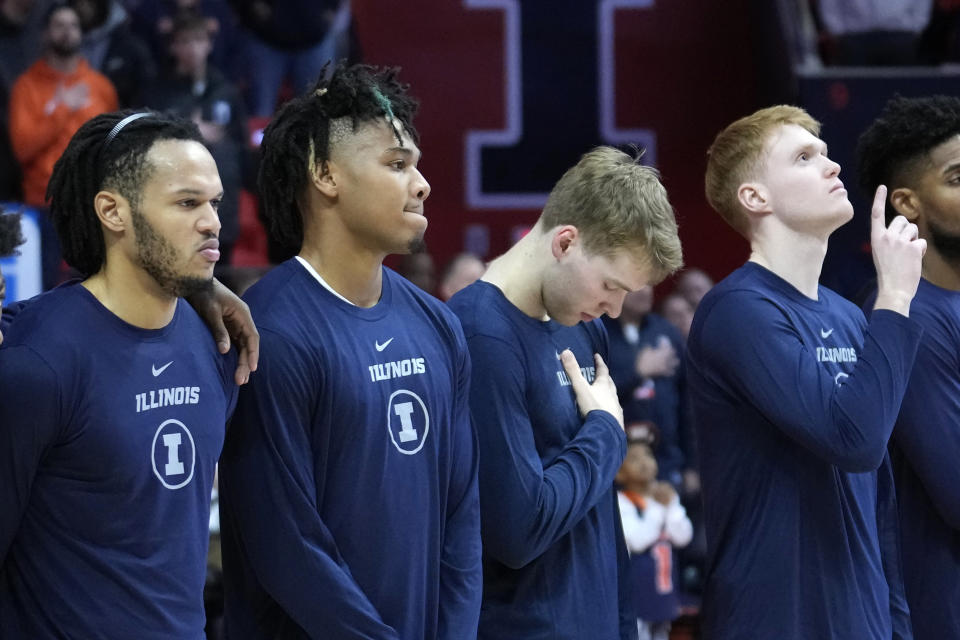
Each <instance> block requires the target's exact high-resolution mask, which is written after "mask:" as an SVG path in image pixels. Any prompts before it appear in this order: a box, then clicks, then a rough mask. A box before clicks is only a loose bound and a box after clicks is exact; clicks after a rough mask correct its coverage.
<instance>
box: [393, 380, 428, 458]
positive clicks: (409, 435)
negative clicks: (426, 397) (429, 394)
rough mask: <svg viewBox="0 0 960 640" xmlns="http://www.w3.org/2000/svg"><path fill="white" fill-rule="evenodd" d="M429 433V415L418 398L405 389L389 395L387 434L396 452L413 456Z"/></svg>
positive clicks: (421, 446)
mask: <svg viewBox="0 0 960 640" xmlns="http://www.w3.org/2000/svg"><path fill="white" fill-rule="evenodd" d="M429 431H430V415H429V414H428V413H427V406H426V405H425V404H424V403H423V400H421V399H420V396H418V395H417V394H415V393H414V392H412V391H407V390H406V389H398V390H397V391H394V392H393V393H392V394H390V399H389V400H388V401H387V432H388V433H389V434H390V441H391V442H393V446H395V447H396V448H397V451H399V452H400V453H402V454H404V455H408V456H409V455H413V454H415V453H417V452H418V451H420V449H422V448H423V443H424V442H426V440H427V433H429Z"/></svg>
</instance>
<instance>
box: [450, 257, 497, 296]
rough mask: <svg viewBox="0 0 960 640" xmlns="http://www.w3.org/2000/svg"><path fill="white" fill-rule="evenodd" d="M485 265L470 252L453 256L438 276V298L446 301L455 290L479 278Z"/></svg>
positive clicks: (484, 269) (485, 267)
mask: <svg viewBox="0 0 960 640" xmlns="http://www.w3.org/2000/svg"><path fill="white" fill-rule="evenodd" d="M486 269H487V265H485V264H484V263H483V260H481V259H480V258H478V257H477V256H475V255H473V254H472V253H461V254H459V255H457V256H455V257H454V258H453V259H452V260H451V261H450V262H449V263H448V264H447V267H446V268H445V269H444V270H443V275H442V276H441V277H440V291H439V293H440V299H441V300H443V301H444V302H446V301H447V300H449V299H450V298H452V297H453V294H455V293H456V292H457V291H460V289H463V288H464V287H466V286H467V285H470V284H473V283H474V282H476V281H477V280H479V279H480V276H482V275H483V272H484V271H486Z"/></svg>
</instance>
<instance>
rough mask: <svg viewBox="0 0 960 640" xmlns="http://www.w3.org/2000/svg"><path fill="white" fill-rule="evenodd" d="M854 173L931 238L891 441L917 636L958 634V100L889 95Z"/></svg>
mask: <svg viewBox="0 0 960 640" xmlns="http://www.w3.org/2000/svg"><path fill="white" fill-rule="evenodd" d="M859 162H860V166H859V168H860V181H861V184H862V186H863V188H865V189H867V190H868V191H873V190H874V189H876V186H877V185H878V184H881V183H882V184H887V185H889V193H890V195H889V198H888V199H887V203H886V215H887V219H888V220H891V219H893V218H894V217H895V216H896V215H898V214H899V215H902V216H904V217H905V218H906V219H907V220H910V221H911V222H913V223H914V224H916V225H917V228H918V229H919V235H920V237H921V238H924V239H925V240H926V241H927V253H926V255H924V258H923V271H922V278H921V279H920V286H919V287H918V289H917V295H916V297H915V298H914V299H913V304H912V305H911V306H910V317H912V318H913V319H914V320H915V321H916V322H917V324H919V325H921V326H922V327H923V328H924V334H923V339H922V340H921V342H920V347H919V350H918V351H917V361H916V364H915V365H914V367H913V373H912V375H911V376H910V383H909V385H908V386H907V391H906V394H905V395H904V397H903V403H902V404H901V406H900V416H899V418H898V420H897V424H896V426H895V427H894V430H893V437H892V438H891V441H890V456H891V459H892V460H893V468H894V474H895V479H896V487H897V499H898V501H899V505H900V509H899V515H900V529H901V535H902V539H903V559H904V563H903V574H904V584H905V587H906V595H907V602H908V603H909V605H910V613H911V618H912V621H913V634H914V638H916V640H928V639H934V638H960V466H958V465H957V458H958V457H960V348H958V345H960V99H957V98H955V97H953V96H949V97H948V96H933V97H925V98H902V97H897V98H894V99H892V100H890V101H889V102H888V103H887V105H886V106H885V107H884V109H883V112H882V113H881V114H880V116H879V118H878V119H877V120H876V121H875V122H874V123H873V124H872V125H871V126H870V127H869V128H868V129H867V131H866V132H865V133H864V134H863V136H862V137H861V138H860V149H859Z"/></svg>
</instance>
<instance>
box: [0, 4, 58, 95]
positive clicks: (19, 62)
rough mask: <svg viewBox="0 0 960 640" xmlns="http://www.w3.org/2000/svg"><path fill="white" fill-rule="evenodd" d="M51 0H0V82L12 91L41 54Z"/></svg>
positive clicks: (5, 88) (7, 89)
mask: <svg viewBox="0 0 960 640" xmlns="http://www.w3.org/2000/svg"><path fill="white" fill-rule="evenodd" d="M50 5H51V0H0V83H2V84H3V87H4V90H5V91H7V92H9V91H10V88H11V87H12V86H13V83H14V82H16V80H17V78H18V77H19V76H20V74H21V73H23V72H24V71H26V70H27V67H29V66H30V65H31V64H32V63H33V61H34V60H36V59H37V57H39V55H40V53H41V47H42V44H43V37H42V36H43V20H44V16H45V14H46V10H47V8H48V7H49V6H50Z"/></svg>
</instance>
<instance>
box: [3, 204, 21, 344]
mask: <svg viewBox="0 0 960 640" xmlns="http://www.w3.org/2000/svg"><path fill="white" fill-rule="evenodd" d="M23 243H24V238H23V234H22V233H21V231H20V214H19V213H3V212H2V211H0V258H6V257H7V256H12V255H16V251H17V247H19V246H20V245H21V244H23ZM6 298H7V283H6V281H5V280H4V278H3V271H0V307H2V306H3V301H4V300H6ZM0 342H3V334H2V333H0Z"/></svg>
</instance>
